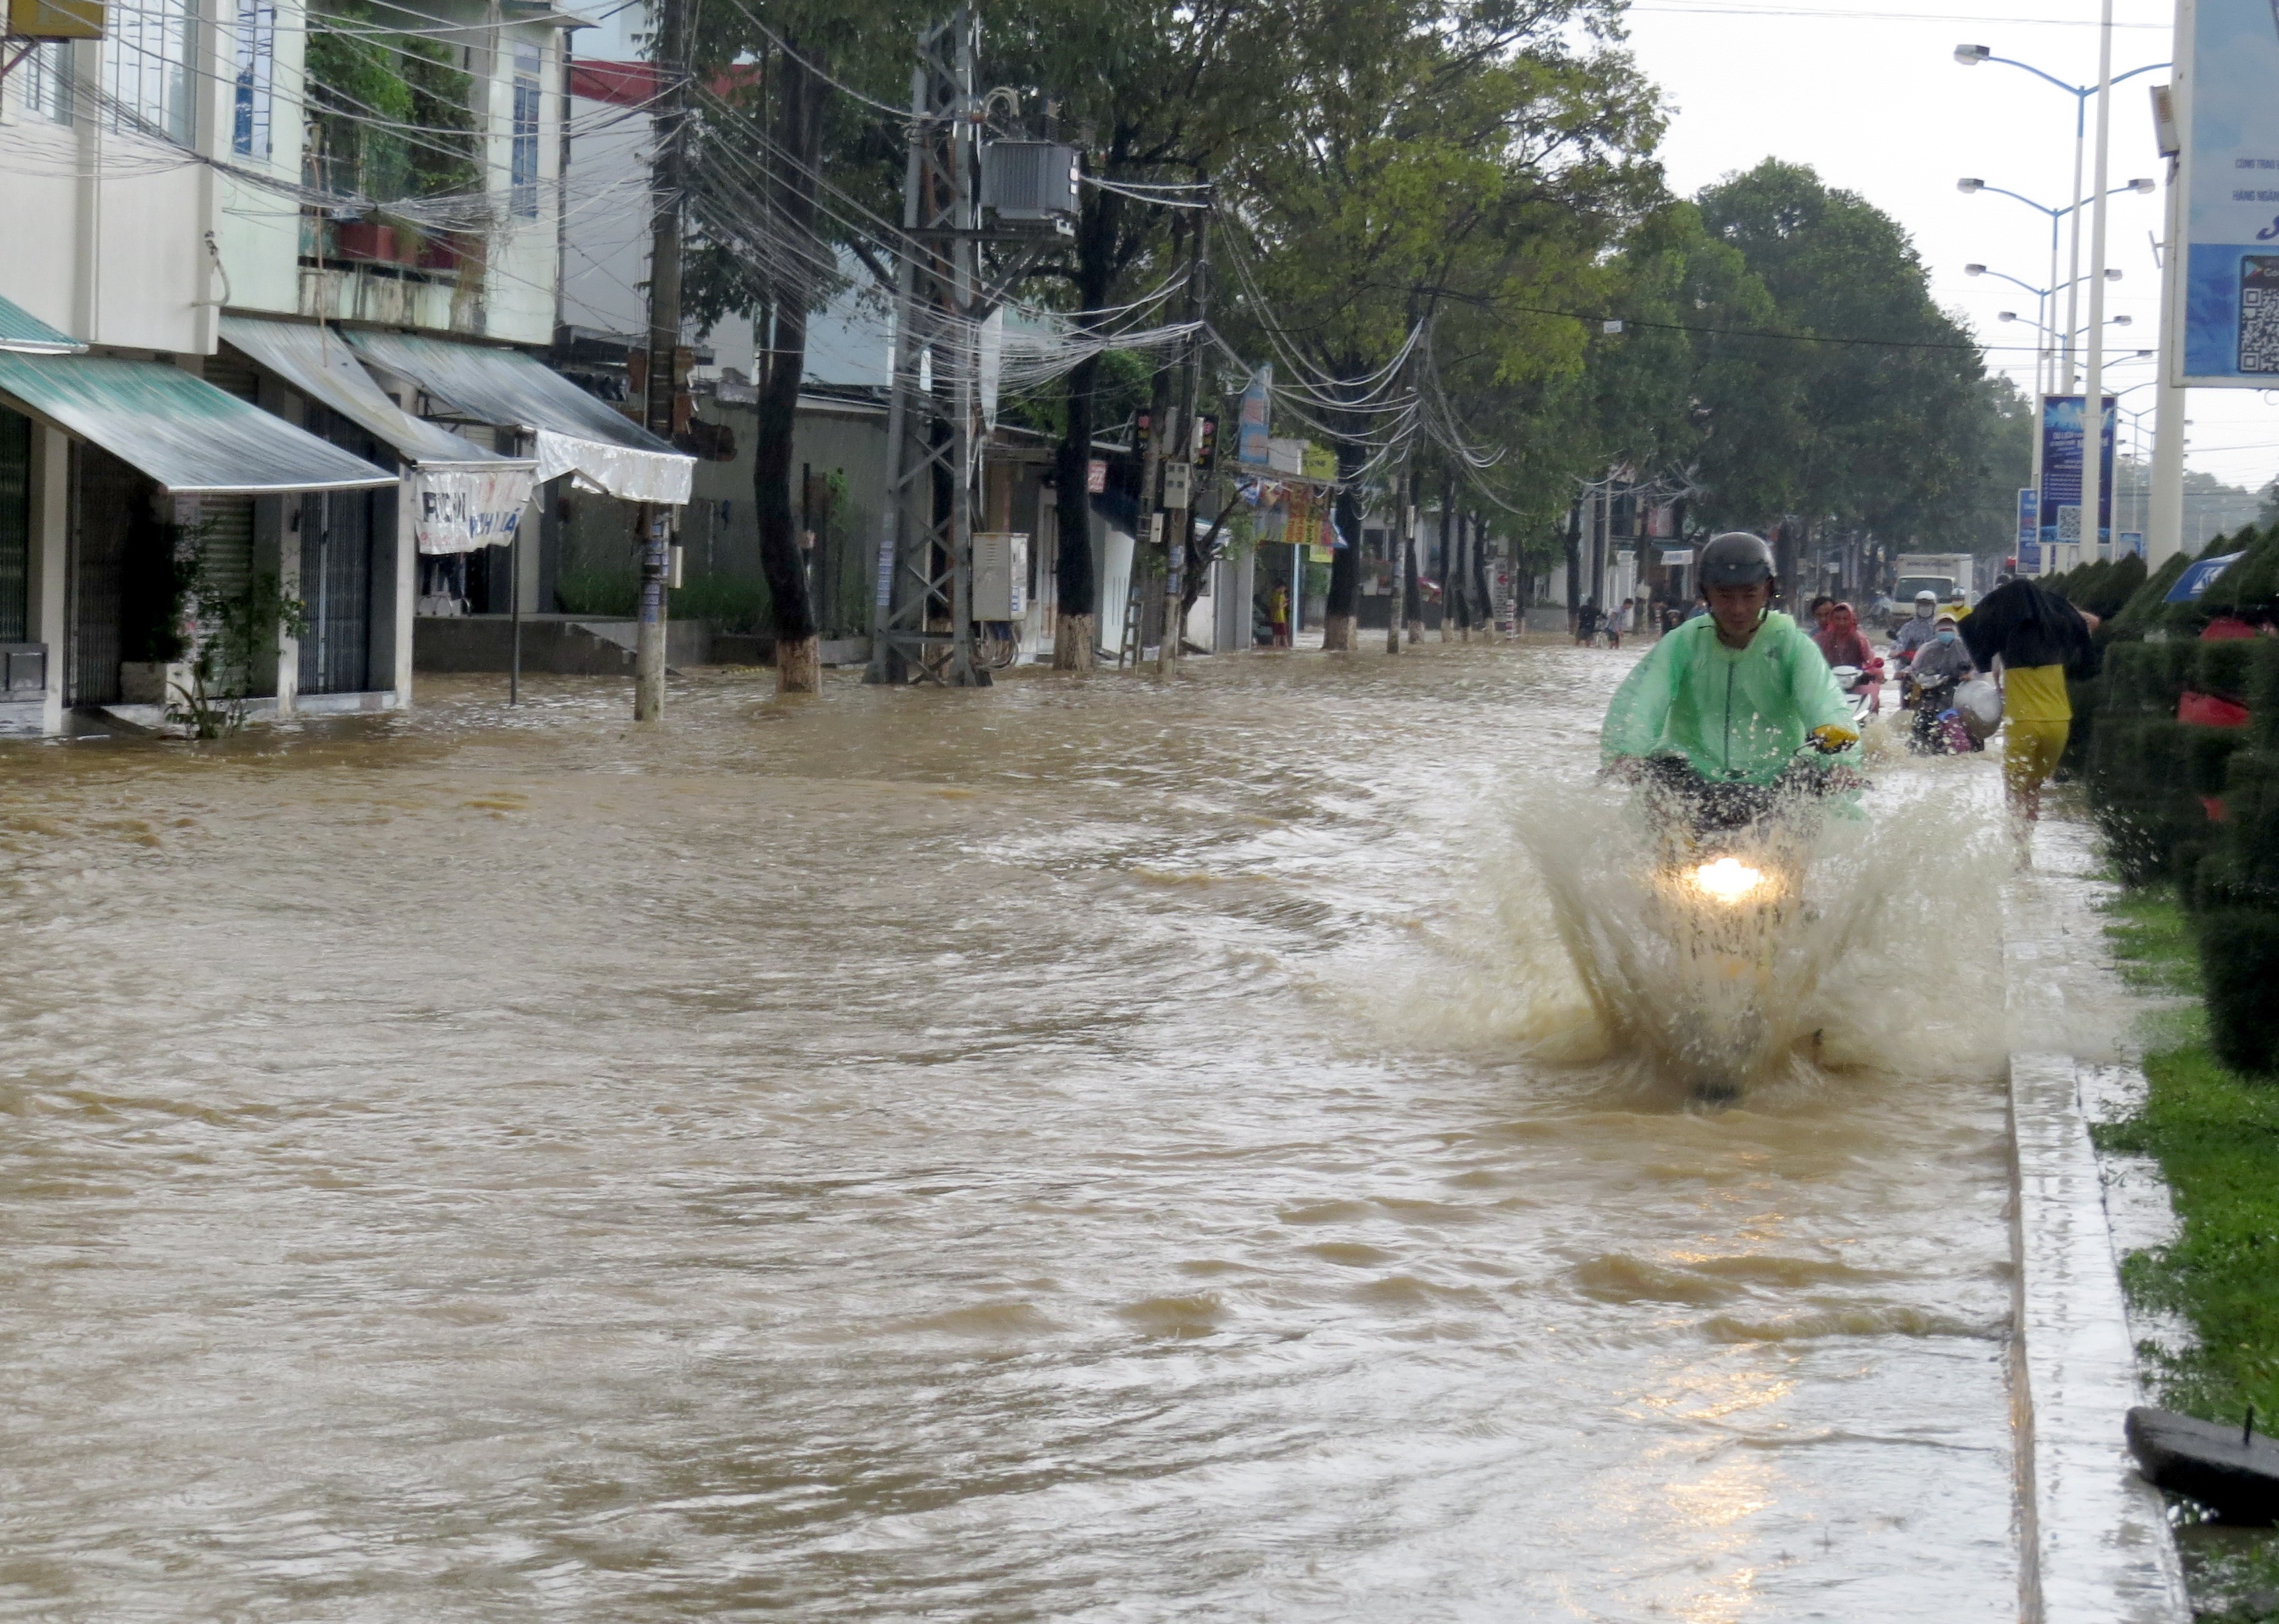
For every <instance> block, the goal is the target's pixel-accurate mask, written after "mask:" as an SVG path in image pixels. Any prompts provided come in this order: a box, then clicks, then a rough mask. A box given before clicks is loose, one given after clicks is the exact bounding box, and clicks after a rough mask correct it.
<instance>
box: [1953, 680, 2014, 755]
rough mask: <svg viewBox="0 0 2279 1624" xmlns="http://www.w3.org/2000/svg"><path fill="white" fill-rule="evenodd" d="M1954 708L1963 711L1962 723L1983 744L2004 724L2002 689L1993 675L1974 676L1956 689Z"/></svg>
mask: <svg viewBox="0 0 2279 1624" xmlns="http://www.w3.org/2000/svg"><path fill="white" fill-rule="evenodd" d="M1954 708H1955V709H1957V710H1959V711H1961V713H1962V725H1963V726H1965V727H1967V728H1968V729H1969V730H1970V736H1971V737H1972V738H1973V739H1976V740H1978V742H1979V743H1981V744H1984V743H1985V742H1986V740H1987V739H1989V738H1991V737H1992V735H1993V732H1994V730H1995V729H1996V728H1998V727H1999V726H2001V725H2002V690H2001V689H2000V688H1999V687H1998V686H1995V682H1994V679H1993V678H1991V677H1973V678H1971V679H1970V680H1969V681H1968V682H1966V683H1964V684H1963V685H1962V686H1961V687H1959V688H1957V689H1955V691H1954Z"/></svg>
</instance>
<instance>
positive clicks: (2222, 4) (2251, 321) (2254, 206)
mask: <svg viewBox="0 0 2279 1624" xmlns="http://www.w3.org/2000/svg"><path fill="white" fill-rule="evenodd" d="M2176 35H2177V37H2176V43H2177V49H2178V50H2179V51H2180V52H2181V53H2182V56H2183V60H2181V61H2180V62H2178V63H2177V69H2178V72H2177V73H2176V86H2175V88H2176V94H2177V96H2178V97H2179V101H2180V105H2179V106H2178V107H2177V110H2176V112H2177V122H2178V126H2179V133H2180V134H2181V136H2182V142H2181V145H2182V148H2183V150H2182V152H2181V153H2180V154H2179V155H2178V172H2177V180H2176V184H2178V185H2180V186H2182V187H2183V188H2184V195H2183V215H2184V242H2185V246H2186V250H2187V251H2186V253H2185V257H2184V264H2183V271H2184V287H2183V310H2182V313H2181V314H2182V322H2183V334H2182V336H2183V368H2182V377H2181V378H2180V379H2178V381H2179V382H2183V383H2187V384H2196V385H2208V384H2215V385H2228V386H2229V387H2234V388H2270V387H2273V386H2275V385H2279V94H2275V92H2274V89H2273V87H2274V86H2279V6H2275V5H2274V4H2272V0H2183V4H2182V6H2181V7H2180V9H2179V12H2178V17H2177V31H2176Z"/></svg>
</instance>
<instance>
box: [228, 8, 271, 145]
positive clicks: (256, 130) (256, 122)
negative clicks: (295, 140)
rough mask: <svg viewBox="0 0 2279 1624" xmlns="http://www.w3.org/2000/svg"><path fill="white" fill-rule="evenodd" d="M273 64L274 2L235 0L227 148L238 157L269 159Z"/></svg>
mask: <svg viewBox="0 0 2279 1624" xmlns="http://www.w3.org/2000/svg"><path fill="white" fill-rule="evenodd" d="M276 61H277V5H276V0H238V6H237V86H236V96H235V108H236V111H235V113H234V120H233V125H232V131H231V134H230V148H231V149H232V150H233V151H234V152H236V153H237V155H238V156H239V157H250V158H266V157H268V156H269V124H270V116H271V110H272V106H273V104H274V83H275V70H276Z"/></svg>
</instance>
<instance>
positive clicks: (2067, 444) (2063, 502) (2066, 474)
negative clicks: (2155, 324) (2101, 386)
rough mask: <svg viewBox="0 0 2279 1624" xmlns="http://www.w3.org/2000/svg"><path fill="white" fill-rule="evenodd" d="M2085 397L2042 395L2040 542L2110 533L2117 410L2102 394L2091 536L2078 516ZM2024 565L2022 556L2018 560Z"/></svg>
mask: <svg viewBox="0 0 2279 1624" xmlns="http://www.w3.org/2000/svg"><path fill="white" fill-rule="evenodd" d="M2085 401H2086V397H2085V396H2083V395H2044V396H2042V491H2041V516H2040V517H2041V525H2040V529H2041V540H2043V541H2044V542H2046V543H2055V542H2059V541H2089V540H2099V541H2102V540H2106V539H2107V538H2108V537H2109V536H2111V534H2112V533H2113V429H2114V422H2115V420H2116V419H2117V417H2118V416H2119V414H2118V413H2117V412H2115V411H2114V406H2113V396H2111V395H2106V397H2105V433H2104V436H2103V440H2104V447H2103V455H2102V456H2100V457H2099V459H2098V466H2099V478H2098V484H2097V534H2096V535H2095V536H2094V537H2091V536H2090V535H2088V534H2086V533H2084V532H2085V528H2086V527H2085V526H2084V525H2083V524H2082V516H2081V471H2082V465H2081V455H2082V450H2081V448H2082V417H2083V408H2084V404H2085ZM2018 564H2019V567H2020V568H2021V569H2023V568H2025V559H2024V558H2023V557H2021V558H2020V559H2019V561H2018Z"/></svg>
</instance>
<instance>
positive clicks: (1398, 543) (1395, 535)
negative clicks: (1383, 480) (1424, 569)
mask: <svg viewBox="0 0 2279 1624" xmlns="http://www.w3.org/2000/svg"><path fill="white" fill-rule="evenodd" d="M1415 524H1416V478H1415V476H1414V475H1412V474H1411V473H1410V472H1409V471H1408V470H1407V469H1406V468H1404V469H1402V470H1401V471H1400V478H1398V479H1395V480H1394V481H1393V522H1392V523H1391V524H1390V525H1386V526H1385V557H1386V559H1387V560H1388V561H1389V562H1390V563H1392V565H1393V586H1392V593H1393V596H1392V598H1391V599H1390V600H1389V601H1390V603H1391V604H1392V607H1391V608H1390V609H1386V610H1385V653H1387V654H1399V653H1400V618H1401V613H1402V611H1403V609H1406V608H1407V606H1408V584H1407V583H1406V582H1405V581H1403V580H1402V579H1401V576H1400V566H1401V564H1402V563H1404V562H1405V561H1406V560H1407V558H1408V531H1409V527H1410V526H1411V525H1415Z"/></svg>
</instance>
